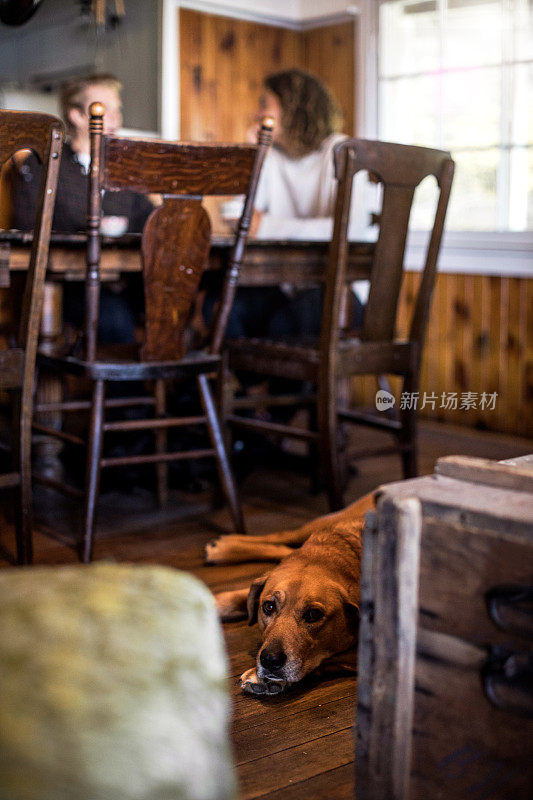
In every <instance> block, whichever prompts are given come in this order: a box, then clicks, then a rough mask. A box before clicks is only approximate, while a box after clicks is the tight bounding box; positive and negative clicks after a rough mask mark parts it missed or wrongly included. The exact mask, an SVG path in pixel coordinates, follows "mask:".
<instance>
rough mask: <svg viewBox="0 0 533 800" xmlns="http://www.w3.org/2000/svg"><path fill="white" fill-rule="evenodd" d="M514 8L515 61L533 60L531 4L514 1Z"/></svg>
mask: <svg viewBox="0 0 533 800" xmlns="http://www.w3.org/2000/svg"><path fill="white" fill-rule="evenodd" d="M514 8H515V18H514V23H515V25H514V31H515V50H516V52H515V56H516V59H517V60H518V61H521V60H523V59H525V58H533V2H532V1H531V0H514Z"/></svg>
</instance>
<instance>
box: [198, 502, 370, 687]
mask: <svg viewBox="0 0 533 800" xmlns="http://www.w3.org/2000/svg"><path fill="white" fill-rule="evenodd" d="M371 508H373V499H372V495H367V496H366V497H363V498H362V499H361V500H358V501H357V502H356V503H354V504H353V505H351V506H348V508H345V509H343V510H342V511H338V512H335V513H334V514H328V515H326V516H324V517H320V518H319V519H317V520H313V521H312V522H309V523H307V524H305V525H303V526H302V527H301V528H298V529H296V530H294V531H282V532H279V533H272V534H269V535H267V536H257V537H255V536H240V535H234V536H223V537H221V538H220V539H217V540H216V541H214V542H211V543H209V544H208V545H207V547H206V562H207V563H209V564H220V563H239V562H242V561H281V563H280V565H279V566H277V567H275V568H274V569H273V570H272V571H271V572H270V573H268V574H267V575H265V576H263V577H261V578H257V579H256V580H254V581H253V583H252V585H251V586H250V588H249V589H241V590H237V591H233V592H222V593H221V594H218V595H217V596H216V601H217V606H218V609H219V613H220V616H221V618H222V619H223V620H224V621H228V620H235V619H242V618H245V617H246V616H248V621H249V624H250V625H252V624H253V623H254V622H255V621H256V620H257V621H258V622H259V628H260V630H261V632H262V634H263V643H262V645H261V648H260V650H259V653H258V655H257V662H256V666H255V667H253V668H251V669H249V670H247V671H246V672H245V673H244V674H243V675H242V676H241V686H242V689H243V691H245V692H248V693H250V694H254V695H268V694H278V693H279V692H281V691H283V690H284V689H285V688H286V687H287V686H289V685H291V684H293V683H297V682H298V681H300V680H301V679H302V678H303V677H304V676H305V675H308V674H309V673H310V672H314V671H316V670H318V669H319V668H320V669H321V670H323V669H324V668H325V667H327V668H332V667H333V668H335V669H349V670H351V671H353V670H354V669H355V643H356V637H357V628H358V621H359V575H360V569H361V534H362V530H363V525H364V513H365V511H368V510H369V509H371ZM300 545H302V547H301V548H300V549H298V550H294V549H293V548H295V547H299V546H300Z"/></svg>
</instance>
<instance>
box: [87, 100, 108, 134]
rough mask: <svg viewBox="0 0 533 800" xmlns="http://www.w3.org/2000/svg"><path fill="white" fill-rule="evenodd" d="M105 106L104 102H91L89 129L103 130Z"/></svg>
mask: <svg viewBox="0 0 533 800" xmlns="http://www.w3.org/2000/svg"><path fill="white" fill-rule="evenodd" d="M104 114H105V106H104V104H103V103H98V102H96V103H91V105H90V106H89V130H94V131H96V130H100V131H101V130H102V129H103V126H104Z"/></svg>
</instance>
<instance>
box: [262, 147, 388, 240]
mask: <svg viewBox="0 0 533 800" xmlns="http://www.w3.org/2000/svg"><path fill="white" fill-rule="evenodd" d="M346 138H347V137H346V136H345V135H344V134H338V133H334V134H331V136H328V137H327V139H325V140H324V141H323V142H322V144H321V146H320V147H319V149H318V150H314V151H313V152H312V153H308V154H307V155H305V156H302V158H289V157H288V156H287V155H286V154H285V153H284V152H283V151H282V150H279V149H278V148H276V147H272V148H271V150H270V151H269V153H268V155H267V157H266V159H265V163H264V165H263V171H262V173H261V177H260V180H259V185H258V187H257V194H256V199H255V207H256V209H257V210H258V211H261V212H263V217H262V219H261V223H260V225H259V229H258V232H257V234H256V236H257V238H258V239H304V240H311V239H316V240H329V239H330V238H331V234H332V232H333V213H334V210H335V193H336V189H337V182H336V180H335V175H334V168H333V148H334V146H335V145H336V144H337V143H338V142H342V141H343V140H344V139H346ZM367 186H368V181H367V180H366V176H365V175H364V174H358V175H356V177H355V180H354V189H353V195H352V209H351V216H350V238H351V239H361V238H375V234H374V236H373V237H372V230H371V229H369V224H368V223H369V216H370V215H369V212H368V211H367V209H368V208H369V205H368V198H367V197H366V196H365V195H366V193H367V192H366V187H367Z"/></svg>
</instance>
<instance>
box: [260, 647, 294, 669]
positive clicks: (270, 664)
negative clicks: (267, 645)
mask: <svg viewBox="0 0 533 800" xmlns="http://www.w3.org/2000/svg"><path fill="white" fill-rule="evenodd" d="M259 661H260V662H261V665H262V666H263V667H264V668H265V669H268V670H270V671H271V672H273V671H274V670H276V669H281V667H282V666H283V665H284V664H285V662H286V661H287V656H286V654H285V653H284V652H283V650H278V651H277V652H276V651H270V650H262V651H261V655H260V656H259Z"/></svg>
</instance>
